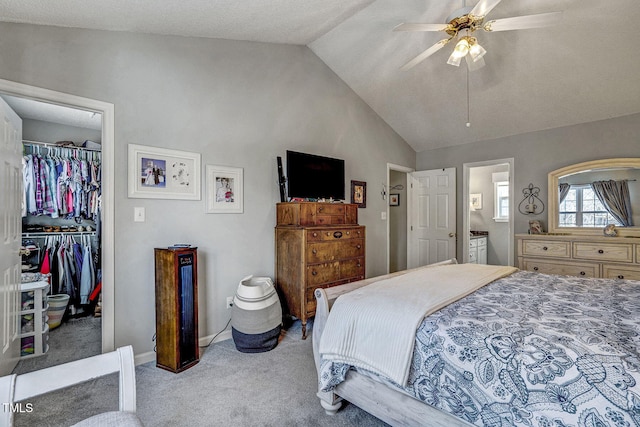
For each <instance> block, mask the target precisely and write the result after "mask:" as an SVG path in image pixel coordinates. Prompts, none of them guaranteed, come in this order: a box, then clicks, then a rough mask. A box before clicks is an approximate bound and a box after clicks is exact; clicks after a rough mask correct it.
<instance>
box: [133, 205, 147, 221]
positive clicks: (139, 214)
mask: <svg viewBox="0 0 640 427" xmlns="http://www.w3.org/2000/svg"><path fill="white" fill-rule="evenodd" d="M133 220H134V221H135V222H144V220H145V212H144V208H133Z"/></svg>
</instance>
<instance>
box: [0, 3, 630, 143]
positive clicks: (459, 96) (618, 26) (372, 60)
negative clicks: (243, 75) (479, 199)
mask: <svg viewBox="0 0 640 427" xmlns="http://www.w3.org/2000/svg"><path fill="white" fill-rule="evenodd" d="M467 2H468V4H467V5H468V6H472V5H474V4H475V3H476V2H477V1H476V0H467ZM464 5H465V4H464V0H420V1H418V0H402V1H401V0H376V1H371V0H366V1H365V0H305V1H301V0H269V1H264V0H242V1H238V0H216V1H214V2H212V1H210V0H163V1H162V2H159V1H157V0H155V1H154V0H137V1H130V0H100V1H98V0H56V1H50V0H32V1H28V2H25V1H17V0H0V21H9V22H23V23H32V24H44V25H56V26H63V27H80V28H93V29H103V30H114V31H134V32H144V33H157V34H173V35H182V36H197V37H213V38H222V39H234V40H249V41H258V42H268V43H287V44H299V45H307V46H309V48H310V49H312V50H313V52H314V53H315V54H316V55H317V56H318V57H319V58H321V59H322V60H323V61H324V62H325V63H326V64H327V65H328V66H329V67H330V68H331V69H332V70H333V71H334V72H335V73H336V74H337V75H338V76H340V78H342V79H343V80H344V81H345V82H346V83H347V84H348V85H349V86H350V87H351V88H352V89H353V90H354V91H355V92H356V93H357V94H358V95H359V96H360V97H361V98H362V99H363V100H364V101H365V102H367V103H368V104H369V105H370V106H371V108H373V109H374V110H375V111H376V112H377V113H378V114H379V115H380V117H382V118H383V119H384V120H385V121H386V122H387V123H388V124H389V125H390V126H391V127H392V128H393V129H395V131H396V132H397V133H398V134H399V135H400V136H401V137H402V138H404V139H405V140H406V141H407V142H408V143H409V144H410V145H411V146H412V147H413V148H414V149H415V150H416V151H422V150H426V149H431V148H438V147H445V146H449V145H456V144H464V143H468V142H474V141H479V140H485V139H493V138H499V137H503V136H510V135H517V134H521V133H525V132H531V131H536V130H541V129H550V128H555V127H560V126H567V125H572V124H579V123H584V122H590V121H595V120H601V119H607V118H611V117H617V116H623V115H629V114H635V113H639V112H640V82H639V77H638V70H640V50H638V48H637V47H636V44H637V42H638V34H637V29H636V28H635V27H636V25H637V22H640V8H638V7H637V2H636V1H634V0H614V1H602V0H504V1H503V2H502V3H500V4H499V5H498V6H497V7H496V8H495V9H494V10H493V11H492V12H491V13H490V15H489V18H490V19H497V18H503V17H509V16H518V15H528V14H535V13H544V12H551V11H563V12H564V13H563V22H562V24H561V25H558V26H555V27H550V28H541V29H530V30H518V31H504V32H496V33H485V32H478V33H477V37H478V39H479V41H480V42H481V43H482V45H483V46H484V47H485V48H486V49H487V51H488V53H487V55H486V56H485V61H486V64H487V65H486V66H485V67H484V68H482V69H480V70H477V71H474V72H471V73H467V70H466V67H464V61H463V65H462V66H460V68H455V67H452V66H450V65H447V64H446V60H447V57H448V55H449V53H450V52H451V48H452V46H445V48H443V49H442V50H441V51H440V52H438V53H436V54H435V55H433V56H432V57H430V58H428V59H427V60H425V61H424V62H422V63H421V64H419V65H418V66H416V67H414V68H412V69H411V70H409V71H401V70H400V69H399V68H400V67H401V66H402V65H403V64H405V63H406V62H407V61H409V60H410V59H412V58H413V57H415V56H416V55H418V54H419V53H421V52H422V51H423V50H425V49H426V48H428V47H429V46H431V45H432V44H434V43H435V42H436V41H438V40H440V39H442V38H443V35H442V34H441V33H405V32H392V31H391V30H392V29H393V28H394V27H395V26H396V25H397V24H399V23H402V22H424V23H442V22H446V19H447V17H448V16H449V15H450V14H451V13H452V12H453V11H454V10H456V9H459V8H460V7H462V6H464ZM467 81H468V82H469V85H468V88H469V91H468V95H469V97H468V99H469V102H467ZM467 121H469V122H470V123H471V126H470V127H467V126H466V125H465V124H466V122H467Z"/></svg>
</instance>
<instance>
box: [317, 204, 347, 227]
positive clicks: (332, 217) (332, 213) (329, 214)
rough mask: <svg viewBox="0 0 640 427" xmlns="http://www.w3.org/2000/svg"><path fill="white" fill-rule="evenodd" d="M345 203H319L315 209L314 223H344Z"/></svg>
mask: <svg viewBox="0 0 640 427" xmlns="http://www.w3.org/2000/svg"><path fill="white" fill-rule="evenodd" d="M345 209H346V208H345V205H342V204H332V203H329V204H324V203H323V204H320V203H318V205H317V209H316V217H315V224H316V225H336V224H346V215H345Z"/></svg>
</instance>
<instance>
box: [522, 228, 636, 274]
mask: <svg viewBox="0 0 640 427" xmlns="http://www.w3.org/2000/svg"><path fill="white" fill-rule="evenodd" d="M516 240H517V246H518V267H519V268H520V269H522V270H529V271H538V272H540V273H549V274H562V275H570V276H582V277H605V278H609V279H631V280H640V238H632V237H604V236H602V237H600V236H582V235H571V234H561V235H555V234H554V235H552V234H518V235H516Z"/></svg>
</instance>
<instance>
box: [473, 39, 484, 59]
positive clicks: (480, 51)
mask: <svg viewBox="0 0 640 427" xmlns="http://www.w3.org/2000/svg"><path fill="white" fill-rule="evenodd" d="M473 41H474V43H472V44H471V47H470V48H469V55H471V59H473V62H476V61H478V60H480V58H482V57H483V56H484V55H485V54H486V53H487V50H486V49H485V48H483V47H482V46H480V43H478V41H477V40H476V39H475V38H474V39H473Z"/></svg>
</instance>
